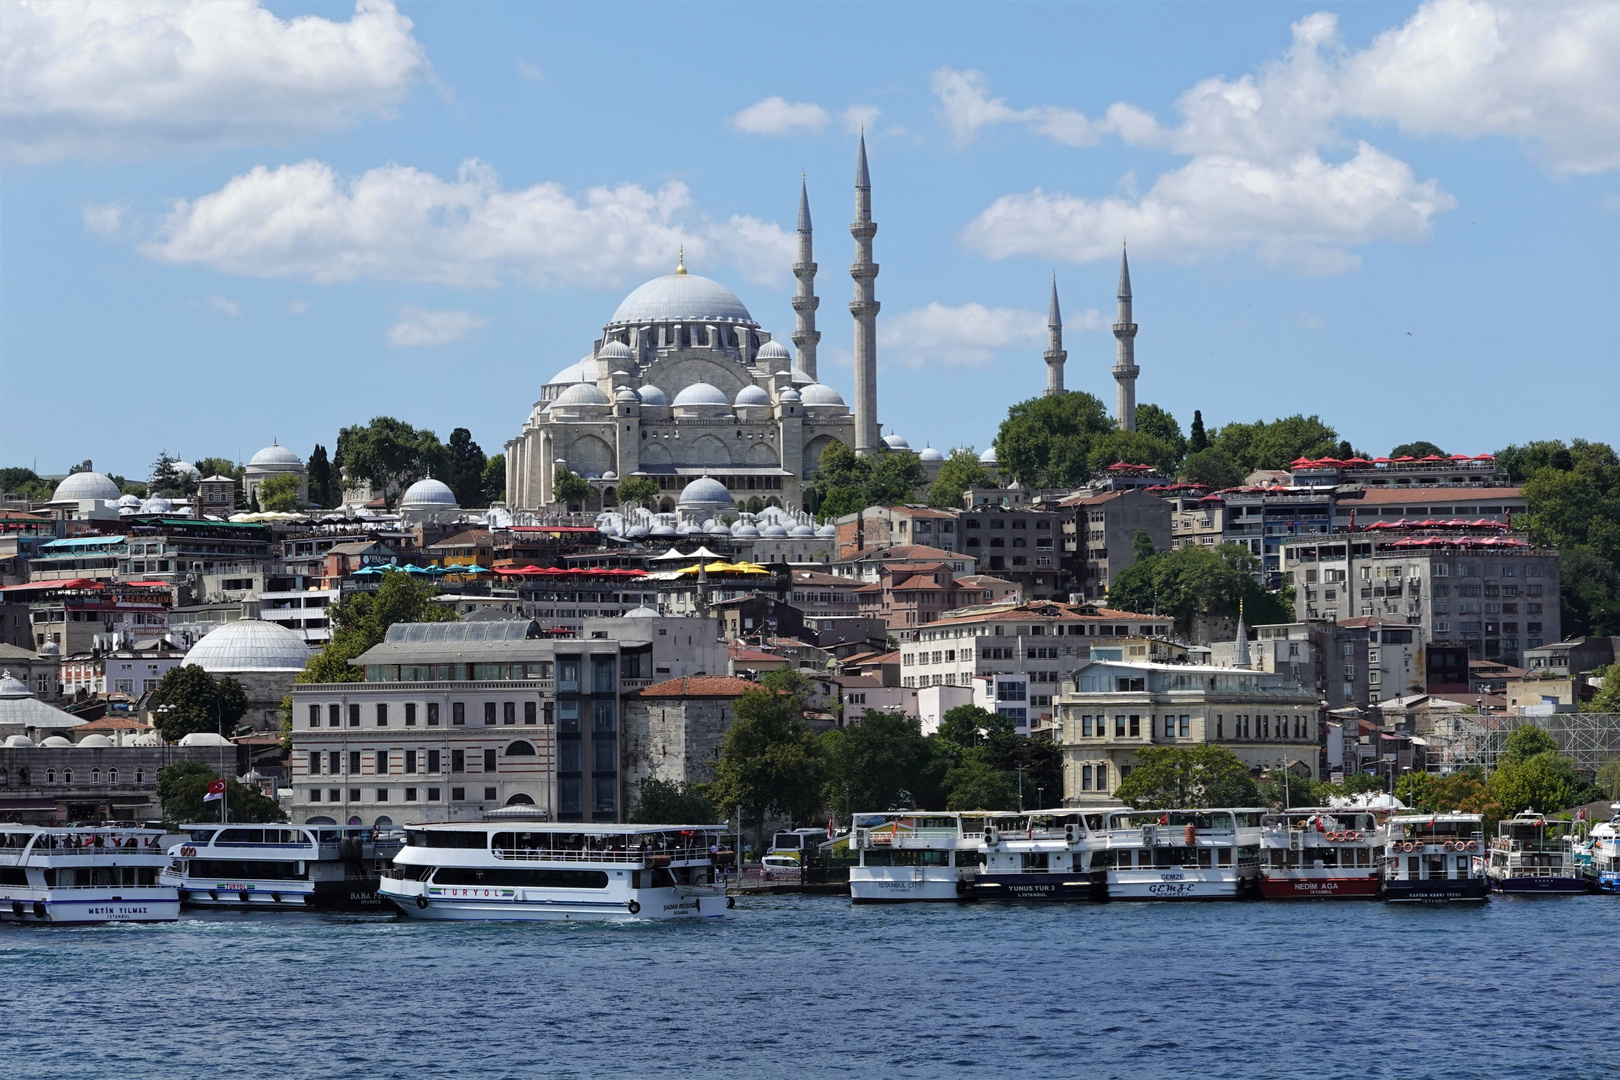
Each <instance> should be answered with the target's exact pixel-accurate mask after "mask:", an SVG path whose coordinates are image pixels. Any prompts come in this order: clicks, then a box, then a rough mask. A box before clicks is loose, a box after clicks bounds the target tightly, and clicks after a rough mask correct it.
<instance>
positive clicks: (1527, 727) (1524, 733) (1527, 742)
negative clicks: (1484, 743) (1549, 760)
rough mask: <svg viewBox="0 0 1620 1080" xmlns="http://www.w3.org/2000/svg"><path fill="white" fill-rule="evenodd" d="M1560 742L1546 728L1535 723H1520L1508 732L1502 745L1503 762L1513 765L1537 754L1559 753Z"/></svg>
mask: <svg viewBox="0 0 1620 1080" xmlns="http://www.w3.org/2000/svg"><path fill="white" fill-rule="evenodd" d="M1557 752H1558V742H1557V740H1555V739H1554V738H1553V737H1552V734H1551V733H1550V732H1548V731H1547V730H1546V729H1545V728H1540V727H1537V726H1536V725H1534V724H1520V725H1519V726H1518V727H1516V728H1514V729H1513V730H1512V731H1511V732H1509V733H1508V737H1507V742H1506V743H1504V744H1503V746H1502V764H1504V765H1512V764H1515V763H1517V762H1520V761H1528V760H1529V759H1530V758H1533V757H1535V756H1536V755H1537V754H1547V753H1557Z"/></svg>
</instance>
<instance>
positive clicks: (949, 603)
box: [855, 562, 984, 639]
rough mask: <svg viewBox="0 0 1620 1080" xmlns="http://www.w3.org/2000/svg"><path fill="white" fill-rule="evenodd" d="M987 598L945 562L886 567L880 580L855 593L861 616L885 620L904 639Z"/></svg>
mask: <svg viewBox="0 0 1620 1080" xmlns="http://www.w3.org/2000/svg"><path fill="white" fill-rule="evenodd" d="M983 596H984V590H983V589H982V588H978V587H969V586H966V585H963V584H961V583H960V582H959V581H958V580H957V578H956V577H955V576H954V575H953V573H952V572H951V567H950V564H948V563H943V562H935V563H905V564H899V565H888V566H884V567H883V568H882V569H881V570H879V571H878V576H877V580H876V581H871V582H868V583H867V584H865V585H862V586H861V587H860V588H858V589H856V590H855V599H856V601H857V602H858V603H859V604H860V612H861V614H862V615H863V616H866V617H868V618H878V619H882V620H883V621H884V624H885V625H886V626H888V628H889V629H890V630H891V631H892V632H894V633H895V634H896V636H898V637H900V638H902V639H905V638H908V637H910V636H911V635H912V634H914V633H915V632H916V629H917V628H918V627H920V626H926V625H928V624H929V623H932V622H936V621H938V620H939V619H941V618H943V617H945V616H946V615H948V614H949V613H950V612H952V611H954V610H956V609H957V608H960V607H965V606H967V605H968V604H977V603H979V602H980V600H981V599H982V598H983Z"/></svg>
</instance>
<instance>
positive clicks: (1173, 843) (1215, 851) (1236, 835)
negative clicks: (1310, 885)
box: [1092, 808, 1266, 900]
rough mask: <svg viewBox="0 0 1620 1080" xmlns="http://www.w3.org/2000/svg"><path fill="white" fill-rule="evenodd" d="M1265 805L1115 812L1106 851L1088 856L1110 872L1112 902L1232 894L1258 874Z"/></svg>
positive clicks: (1250, 886)
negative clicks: (1261, 819)
mask: <svg viewBox="0 0 1620 1080" xmlns="http://www.w3.org/2000/svg"><path fill="white" fill-rule="evenodd" d="M1265 813H1266V811H1265V810H1263V809H1250V808H1239V809H1215V810H1117V811H1114V812H1112V813H1110V814H1109V815H1108V849H1107V850H1106V851H1101V852H1098V853H1097V854H1096V855H1095V856H1093V858H1092V866H1094V867H1098V868H1100V869H1104V870H1106V871H1107V879H1106V880H1107V883H1108V885H1107V887H1108V899H1110V900H1231V899H1235V898H1237V897H1240V896H1245V895H1248V894H1250V893H1252V892H1254V891H1255V888H1256V885H1257V883H1258V881H1259V878H1260V818H1261V817H1262V816H1263V815H1264V814H1265Z"/></svg>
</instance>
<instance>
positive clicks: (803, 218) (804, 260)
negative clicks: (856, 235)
mask: <svg viewBox="0 0 1620 1080" xmlns="http://www.w3.org/2000/svg"><path fill="white" fill-rule="evenodd" d="M793 276H794V277H796V278H798V279H799V291H798V292H797V293H796V294H795V295H794V297H793V315H794V319H795V322H796V324H797V325H795V327H794V329H793V348H794V349H795V350H796V351H797V352H798V354H799V367H800V368H801V369H802V370H803V371H804V373H805V374H806V375H808V376H810V378H812V379H815V378H816V343H817V342H819V341H820V340H821V331H819V330H817V329H816V308H818V307H820V306H821V300H820V299H819V298H818V297H817V296H816V261H815V256H814V254H813V251H812V247H811V243H810V191H809V189H808V188H807V187H806V186H805V178H804V174H803V173H800V174H799V253H798V258H796V259H795V260H794V261H793Z"/></svg>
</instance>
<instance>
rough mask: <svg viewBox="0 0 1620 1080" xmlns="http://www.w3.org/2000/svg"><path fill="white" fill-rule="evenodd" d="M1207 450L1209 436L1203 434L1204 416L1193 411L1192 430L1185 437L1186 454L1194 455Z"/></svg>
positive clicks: (1197, 411)
mask: <svg viewBox="0 0 1620 1080" xmlns="http://www.w3.org/2000/svg"><path fill="white" fill-rule="evenodd" d="M1208 449H1209V436H1208V435H1206V434H1205V433H1204V414H1203V413H1202V412H1200V411H1199V410H1197V409H1194V410H1193V422H1192V430H1191V431H1190V432H1189V433H1188V435H1187V453H1189V454H1196V453H1198V452H1199V451H1200V450H1208Z"/></svg>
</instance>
